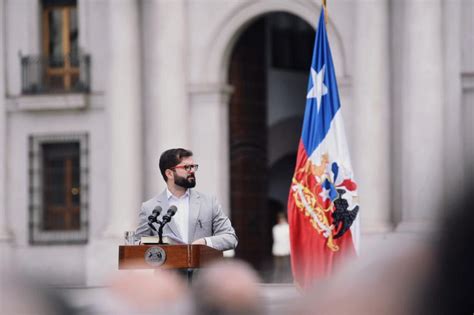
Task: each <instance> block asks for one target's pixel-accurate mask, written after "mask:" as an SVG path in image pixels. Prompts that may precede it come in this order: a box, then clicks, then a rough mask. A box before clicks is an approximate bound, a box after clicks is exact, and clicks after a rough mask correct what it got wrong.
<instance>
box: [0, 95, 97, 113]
mask: <svg viewBox="0 0 474 315" xmlns="http://www.w3.org/2000/svg"><path fill="white" fill-rule="evenodd" d="M104 102H105V100H104V94H102V93H99V94H84V93H80V94H47V95H20V96H14V97H9V98H7V110H8V111H34V112H38V111H53V110H83V109H87V108H91V109H96V108H103V107H104Z"/></svg>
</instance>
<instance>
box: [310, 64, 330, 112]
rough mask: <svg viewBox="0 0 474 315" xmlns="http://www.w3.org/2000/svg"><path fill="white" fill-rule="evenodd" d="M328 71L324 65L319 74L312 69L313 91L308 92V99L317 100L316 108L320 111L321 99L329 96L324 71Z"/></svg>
mask: <svg viewBox="0 0 474 315" xmlns="http://www.w3.org/2000/svg"><path fill="white" fill-rule="evenodd" d="M325 70H326V65H324V66H323V67H322V68H321V70H320V71H319V72H316V70H314V68H311V80H313V86H312V87H311V90H309V91H308V95H307V96H306V98H315V99H316V106H317V108H318V112H319V109H320V108H321V97H323V96H324V95H326V94H328V87H327V86H326V85H324V82H323V80H324V71H325Z"/></svg>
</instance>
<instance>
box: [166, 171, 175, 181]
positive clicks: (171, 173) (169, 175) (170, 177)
mask: <svg viewBox="0 0 474 315" xmlns="http://www.w3.org/2000/svg"><path fill="white" fill-rule="evenodd" d="M165 174H166V177H168V179H172V178H173V176H174V174H173V171H172V170H170V169H167V170H166V171H165Z"/></svg>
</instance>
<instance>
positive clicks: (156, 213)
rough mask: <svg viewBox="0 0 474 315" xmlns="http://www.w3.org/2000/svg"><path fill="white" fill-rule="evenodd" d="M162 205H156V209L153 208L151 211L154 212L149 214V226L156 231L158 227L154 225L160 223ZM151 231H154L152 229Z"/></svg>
mask: <svg viewBox="0 0 474 315" xmlns="http://www.w3.org/2000/svg"><path fill="white" fill-rule="evenodd" d="M161 210H162V209H161V207H160V206H156V207H155V209H153V211H152V212H151V213H152V214H151V215H149V216H148V226H149V227H150V228H151V229H152V230H155V231H156V228H155V227H154V226H153V223H154V222H155V223H158V220H157V218H158V216H159V215H160V213H161ZM150 233H152V232H151V231H150Z"/></svg>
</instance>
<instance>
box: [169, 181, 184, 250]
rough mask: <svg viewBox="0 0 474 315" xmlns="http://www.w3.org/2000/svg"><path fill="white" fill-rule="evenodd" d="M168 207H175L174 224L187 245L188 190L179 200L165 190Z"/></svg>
mask: <svg viewBox="0 0 474 315" xmlns="http://www.w3.org/2000/svg"><path fill="white" fill-rule="evenodd" d="M166 195H167V196H168V204H169V206H170V207H171V206H176V208H178V211H176V214H175V215H174V217H173V220H174V222H175V223H176V225H177V226H178V230H179V234H180V235H181V238H182V239H183V241H185V242H186V243H189V235H188V226H189V189H187V190H186V193H185V194H184V195H182V196H181V197H180V198H178V197H176V196H175V195H173V194H172V193H171V191H169V190H168V189H166Z"/></svg>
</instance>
